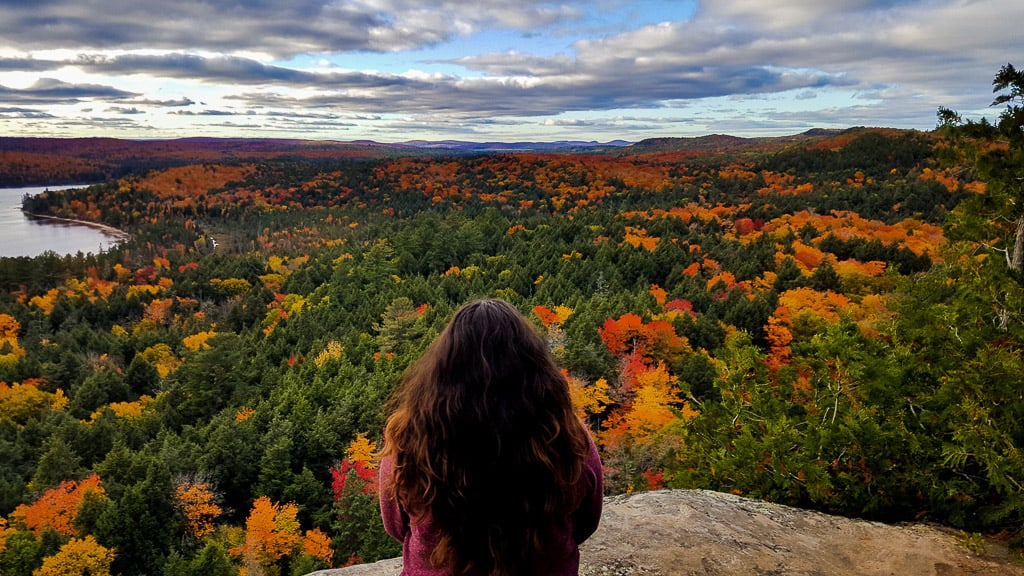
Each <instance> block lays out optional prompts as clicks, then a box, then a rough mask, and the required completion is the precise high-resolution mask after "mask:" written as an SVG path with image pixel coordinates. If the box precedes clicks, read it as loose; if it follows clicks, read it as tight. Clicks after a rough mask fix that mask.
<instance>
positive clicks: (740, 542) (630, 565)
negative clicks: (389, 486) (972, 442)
mask: <svg viewBox="0 0 1024 576" xmlns="http://www.w3.org/2000/svg"><path fill="white" fill-rule="evenodd" d="M580 556H581V567H580V574H581V575H584V576H606V575H607V576H613V575H632V574H645V575H652V576H653V575H680V576H683V575H687V576H689V575H701V576H751V575H759V576H764V575H773V574H778V575H787V576H847V575H848V576H874V575H877V576H883V575H884V576H892V575H898V576H933V575H934V576H946V575H949V576H953V575H976V576H1024V563H1022V562H1021V561H1020V559H1019V557H1014V555H1012V554H1010V553H1009V552H1008V551H1007V550H1006V548H1005V546H1003V545H1002V544H1001V543H999V542H990V541H985V540H983V539H981V538H980V537H971V536H969V535H967V534H964V533H960V532H957V531H953V530H949V529H945V528H941V527H935V526H929V525H921V524H913V525H899V526H892V525H888V524H881V523H878V522H868V521H864V520H852V519H849V518H840V517H835V516H829V515H827V514H821V513H818V512H810V511H807V510H800V509H797V508H790V507H788V506H780V505H778V504H770V503H767V502H762V501H759V500H751V499H749V498H742V497H739V496H733V495H731V494H722V493H719V492H710V491H705V490H662V491H657V492H643V493H638V494H631V495H623V496H613V497H610V498H607V499H605V510H604V515H603V517H602V519H601V527H600V528H599V529H598V531H597V533H595V534H594V535H593V536H592V537H591V538H590V539H589V540H588V541H587V542H586V543H584V545H583V546H582V548H581V550H580ZM401 567H402V562H401V559H392V560H384V561H381V562H377V563H375V564H364V565H360V566H352V567H349V568H341V569H336V570H324V571H320V572H316V573H315V575H316V576H397V575H398V574H399V573H400V572H401V569H402V568H401Z"/></svg>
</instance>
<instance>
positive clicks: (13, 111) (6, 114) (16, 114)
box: [0, 107, 55, 119]
mask: <svg viewBox="0 0 1024 576" xmlns="http://www.w3.org/2000/svg"><path fill="white" fill-rule="evenodd" d="M0 118H37V119H42V118H55V116H54V115H53V114H49V113H47V112H43V111H41V110H35V109H32V108H17V107H5V108H0Z"/></svg>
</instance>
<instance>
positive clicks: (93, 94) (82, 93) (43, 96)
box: [0, 78, 137, 104]
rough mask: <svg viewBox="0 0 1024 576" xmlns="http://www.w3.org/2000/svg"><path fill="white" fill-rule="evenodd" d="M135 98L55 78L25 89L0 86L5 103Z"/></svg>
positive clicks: (98, 85) (58, 102) (46, 102)
mask: <svg viewBox="0 0 1024 576" xmlns="http://www.w3.org/2000/svg"><path fill="white" fill-rule="evenodd" d="M132 96H137V94H135V93H133V92H127V91H125V90H120V89H117V88H114V87H113V86H103V85H100V84H70V83H68V82H63V81H61V80H57V79H55V78H41V79H39V80H37V81H36V83H35V84H33V85H32V86H30V87H28V88H25V89H17V88H8V87H6V86H0V100H3V101H7V102H32V103H40V104H69V103H75V102H81V101H82V100H87V99H101V100H122V99H125V98H131V97H132Z"/></svg>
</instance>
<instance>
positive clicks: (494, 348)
mask: <svg viewBox="0 0 1024 576" xmlns="http://www.w3.org/2000/svg"><path fill="white" fill-rule="evenodd" d="M585 434H586V431H585V430H584V428H583V426H582V425H581V424H580V423H579V421H578V420H577V419H576V416H575V415H574V412H573V409H572V402H571V400H570V396H569V390H568V385H567V383H566V380H565V378H564V376H562V374H561V372H560V371H559V369H558V367H557V365H556V363H555V361H554V359H553V358H552V356H551V354H550V352H549V351H548V348H547V343H546V342H545V340H544V338H543V337H541V336H540V335H539V334H538V333H537V332H536V330H535V329H534V328H533V326H532V325H531V324H530V323H529V322H528V321H527V320H526V319H525V318H523V316H522V315H521V314H520V313H519V311H518V310H516V308H515V307H513V306H512V305H511V304H509V303H507V302H505V301H503V300H477V301H473V302H470V303H468V304H466V305H465V306H463V307H462V308H460V309H459V310H458V311H457V312H456V313H455V316H454V317H453V318H452V319H451V321H450V322H449V323H448V325H447V326H446V327H445V329H444V330H443V331H442V332H441V334H440V335H439V336H438V337H437V339H436V340H435V341H434V342H433V344H431V346H430V348H429V349H428V350H427V351H426V352H425V353H424V354H423V356H422V357H421V358H420V359H419V360H418V361H417V362H415V363H414V364H413V365H412V366H411V367H410V368H409V370H408V371H407V372H406V374H405V375H404V377H403V380H402V383H401V386H400V388H399V390H398V392H397V394H396V397H395V400H394V407H393V413H392V415H391V416H390V418H389V419H388V424H387V427H386V429H385V453H386V454H387V455H391V456H393V457H394V459H395V468H394V469H395V474H394V477H393V478H392V479H391V487H392V488H393V490H394V494H395V496H396V497H398V498H399V499H400V500H401V501H402V503H403V504H404V505H405V506H406V508H407V509H408V510H409V511H410V513H411V514H412V515H413V516H414V517H416V516H424V517H425V516H429V517H430V518H431V519H432V520H433V521H434V523H435V524H436V525H438V526H439V527H440V528H441V530H442V532H443V533H444V537H443V538H442V542H441V545H440V546H439V548H438V550H437V551H436V552H437V553H436V554H435V559H436V560H437V561H438V562H439V563H441V562H447V563H449V564H451V565H452V566H453V568H454V569H455V570H454V571H455V572H457V573H458V572H459V571H460V570H466V569H471V570H473V571H481V570H483V572H484V573H493V574H501V573H505V572H503V571H502V570H504V569H514V568H515V567H516V566H520V565H521V564H522V563H523V562H524V561H525V558H528V557H529V554H530V552H531V551H534V550H536V549H538V548H539V546H540V543H539V542H540V541H539V538H540V537H542V532H543V528H544V525H545V522H547V521H548V518H549V517H550V515H551V514H556V513H558V512H559V511H560V510H562V509H564V508H566V507H567V506H569V505H570V502H569V499H570V496H571V494H572V487H573V485H574V484H575V483H576V482H577V481H578V479H579V477H580V474H581V471H582V467H583V460H584V458H585V456H586V450H587V440H586V436H585Z"/></svg>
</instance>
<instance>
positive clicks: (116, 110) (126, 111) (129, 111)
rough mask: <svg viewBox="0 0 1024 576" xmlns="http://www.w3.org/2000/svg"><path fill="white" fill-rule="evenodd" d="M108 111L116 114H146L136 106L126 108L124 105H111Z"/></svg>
mask: <svg viewBox="0 0 1024 576" xmlns="http://www.w3.org/2000/svg"><path fill="white" fill-rule="evenodd" d="M106 111H107V112H113V113H115V114H145V112H143V111H142V110H139V109H138V108H136V107H135V106H132V107H130V108H125V107H123V106H111V107H110V108H107V109H106Z"/></svg>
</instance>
